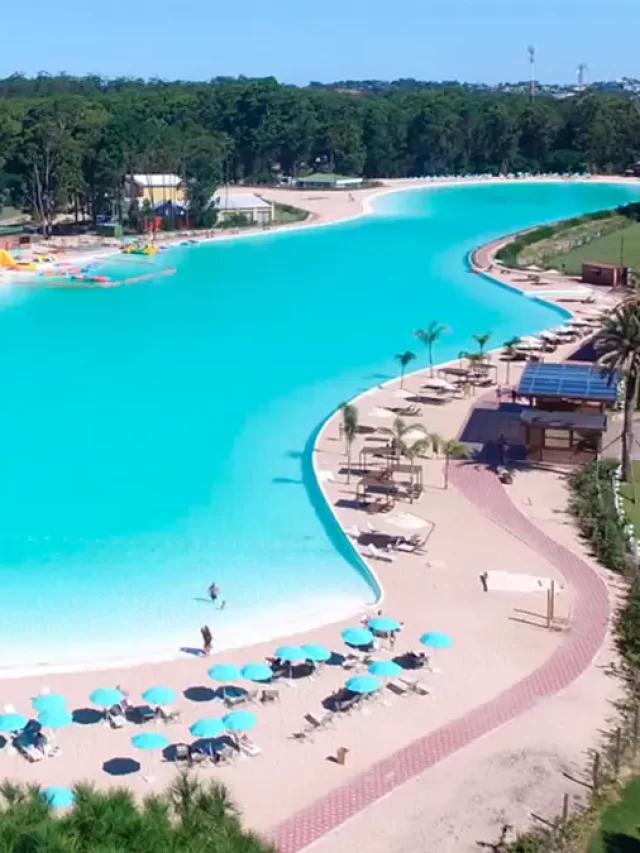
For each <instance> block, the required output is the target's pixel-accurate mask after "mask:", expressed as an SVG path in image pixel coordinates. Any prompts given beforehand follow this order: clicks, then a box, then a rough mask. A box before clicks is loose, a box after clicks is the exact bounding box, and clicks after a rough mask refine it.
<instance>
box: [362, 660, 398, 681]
mask: <svg viewBox="0 0 640 853" xmlns="http://www.w3.org/2000/svg"><path fill="white" fill-rule="evenodd" d="M369 672H370V673H371V675H379V676H381V677H382V678H396V676H398V675H400V673H401V672H402V667H401V666H400V664H397V663H396V662H395V661H394V660H374V661H373V663H371V664H370V665H369Z"/></svg>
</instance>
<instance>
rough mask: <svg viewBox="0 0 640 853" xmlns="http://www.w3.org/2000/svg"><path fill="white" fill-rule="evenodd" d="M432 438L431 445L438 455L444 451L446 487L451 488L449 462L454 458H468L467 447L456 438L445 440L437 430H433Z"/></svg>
mask: <svg viewBox="0 0 640 853" xmlns="http://www.w3.org/2000/svg"><path fill="white" fill-rule="evenodd" d="M429 437H430V439H431V447H432V448H433V452H434V453H435V454H436V456H438V455H440V453H444V487H445V489H448V488H449V463H450V461H451V460H452V459H466V457H467V448H466V446H465V445H464V444H463V443H462V442H461V441H458V440H457V439H455V438H450V439H449V440H448V441H445V439H444V438H442V436H441V435H438V433H437V432H432V433H431V435H430V436H429Z"/></svg>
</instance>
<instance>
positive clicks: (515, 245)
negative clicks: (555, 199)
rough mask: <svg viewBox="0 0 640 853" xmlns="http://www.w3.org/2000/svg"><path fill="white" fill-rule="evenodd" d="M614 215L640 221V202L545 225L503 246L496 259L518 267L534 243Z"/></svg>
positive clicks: (509, 265) (506, 264)
mask: <svg viewBox="0 0 640 853" xmlns="http://www.w3.org/2000/svg"><path fill="white" fill-rule="evenodd" d="M614 214H618V215H619V216H624V217H626V218H627V219H630V220H633V221H636V222H638V221H640V202H632V203H631V204H625V205H622V206H621V207H617V208H615V210H596V211H595V212H594V213H585V214H584V216H574V217H572V218H571V219H563V220H562V221H561V222H555V223H553V224H552V225H543V226H541V227H540V228H534V229H533V230H532V231H528V232H527V233H526V234H522V235H521V236H520V237H516V238H515V239H514V240H512V241H511V242H510V243H507V244H506V246H503V247H502V248H501V249H499V250H498V252H497V253H496V258H497V259H498V260H499V261H502V263H503V264H504V265H505V266H508V267H517V266H518V257H519V255H520V253H521V252H522V250H523V249H524V248H526V247H527V246H531V244H532V243H540V242H541V241H542V240H550V239H551V238H552V237H556V236H557V235H558V234H560V233H561V232H563V231H568V230H569V229H570V228H577V227H578V226H579V225H586V224H587V223H588V222H599V221H600V220H604V219H609V218H610V217H612V216H613V215H614Z"/></svg>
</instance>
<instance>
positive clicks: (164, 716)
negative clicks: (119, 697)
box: [105, 701, 182, 729]
mask: <svg viewBox="0 0 640 853" xmlns="http://www.w3.org/2000/svg"><path fill="white" fill-rule="evenodd" d="M105 716H106V719H107V722H108V723H109V725H110V726H111V728H112V729H121V728H124V726H126V725H127V723H134V724H135V725H139V726H143V725H145V724H146V723H151V722H153V721H154V720H155V721H159V722H162V723H180V722H182V712H181V711H177V710H174V709H173V708H170V707H163V706H162V705H158V706H157V707H155V708H153V707H151V705H130V704H129V703H128V702H127V701H122V702H119V703H118V704H117V705H112V706H111V707H110V708H108V709H107V711H106V715H105Z"/></svg>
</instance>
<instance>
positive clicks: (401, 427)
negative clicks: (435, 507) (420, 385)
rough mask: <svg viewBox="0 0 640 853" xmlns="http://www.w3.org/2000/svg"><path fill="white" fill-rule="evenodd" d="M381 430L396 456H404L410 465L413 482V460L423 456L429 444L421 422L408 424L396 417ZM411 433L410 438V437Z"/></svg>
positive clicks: (427, 435)
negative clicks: (390, 443) (388, 425)
mask: <svg viewBox="0 0 640 853" xmlns="http://www.w3.org/2000/svg"><path fill="white" fill-rule="evenodd" d="M380 431H381V432H386V433H388V434H389V435H390V436H391V440H392V443H393V446H394V448H395V450H396V452H397V454H398V456H404V458H405V459H408V460H409V463H410V465H411V482H412V483H413V471H414V467H415V466H414V463H415V460H416V459H417V458H418V457H419V456H424V454H425V453H426V452H427V450H428V449H429V447H430V446H431V439H430V436H429V433H428V432H427V430H426V429H425V427H424V426H422V424H409V423H407V422H406V421H404V420H403V419H402V418H396V419H395V420H394V422H393V426H391V427H382V428H381V430H380ZM410 434H411V438H410ZM410 500H411V503H413V489H412V490H411V497H410Z"/></svg>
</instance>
